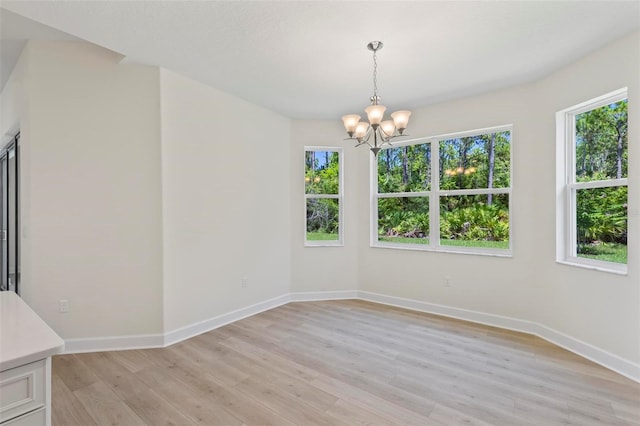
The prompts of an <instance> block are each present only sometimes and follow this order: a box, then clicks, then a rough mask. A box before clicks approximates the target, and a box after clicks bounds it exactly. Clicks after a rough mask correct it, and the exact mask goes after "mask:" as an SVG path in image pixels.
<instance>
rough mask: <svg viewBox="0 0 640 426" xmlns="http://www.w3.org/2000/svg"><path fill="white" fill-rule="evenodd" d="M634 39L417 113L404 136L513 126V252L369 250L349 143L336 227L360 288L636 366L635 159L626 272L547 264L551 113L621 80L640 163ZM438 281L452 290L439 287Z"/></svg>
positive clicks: (364, 160) (362, 185)
mask: <svg viewBox="0 0 640 426" xmlns="http://www.w3.org/2000/svg"><path fill="white" fill-rule="evenodd" d="M639 37H640V36H639V35H638V34H635V35H633V36H630V37H627V38H625V39H622V40H620V41H618V42H616V43H614V44H613V45H611V46H609V47H606V48H605V49H602V50H601V51H598V52H596V53H594V54H592V55H590V56H589V57H587V58H585V59H583V60H581V61H579V62H577V63H575V64H573V65H571V66H569V67H566V68H564V69H563V70H561V71H559V72H556V73H554V74H553V75H552V76H550V77H548V78H546V79H544V80H542V81H539V82H536V83H534V84H528V85H523V86H519V87H515V88H511V89H508V90H502V91H497V92H492V93H488V94H485V95H480V96H475V97H470V98H465V99H461V100H457V101H453V102H447V103H442V104H438V105H433V106H429V107H426V108H420V109H417V110H415V111H414V114H413V116H412V120H411V123H410V128H409V132H410V133H411V135H412V136H413V137H420V136H431V135H438V134H443V133H449V132H457V131H464V130H471V129H477V128H483V127H489V126H495V125H501V124H513V148H512V149H513V153H514V157H513V158H514V160H513V165H512V167H513V170H514V179H513V195H512V200H511V202H512V203H513V222H512V225H513V234H512V235H513V247H514V255H513V258H497V257H489V256H475V255H463V254H450V253H434V252H418V251H401V250H392V249H382V248H372V247H369V237H368V235H369V234H368V232H369V222H368V221H367V220H362V218H365V217H368V209H369V176H368V167H369V154H368V153H367V152H366V150H362V149H358V150H356V151H358V155H359V158H358V161H359V163H358V166H357V169H356V170H357V171H358V173H359V175H358V176H357V179H358V184H357V188H356V193H355V194H354V196H355V197H356V202H355V205H353V204H352V205H353V208H354V209H356V213H357V214H356V216H357V218H358V220H353V216H350V218H351V219H348V220H347V222H346V224H345V225H346V227H347V229H349V228H353V227H357V228H358V238H359V239H358V246H359V258H360V262H359V289H360V290H364V291H370V292H375V293H381V294H386V295H391V296H395V297H402V298H407V299H412V300H417V301H423V302H428V303H435V304H441V305H445V306H449V307H455V308H461V309H467V310H473V311H479V312H483V313H489V314H494V315H502V316H507V317H512V318H516V319H522V320H527V321H534V322H538V323H540V324H542V325H544V326H547V327H551V328H552V329H554V330H556V331H559V332H561V333H565V334H567V335H569V336H571V337H573V338H575V339H578V340H581V341H583V342H586V343H587V344H591V345H594V346H595V347H597V348H600V349H601V350H603V351H607V352H610V353H612V354H614V355H617V356H619V357H622V358H624V359H626V360H628V361H631V362H635V363H639V362H640V293H639V291H640V290H639V289H640V270H639V269H640V238H638V237H640V226H639V223H638V221H639V218H638V211H639V210H640V209H639V206H640V199H639V198H640V191H638V182H640V179H639V177H640V170H639V168H640V167H638V164H640V163H638V162H637V161H634V162H632V164H630V166H629V170H630V172H629V174H630V185H629V194H630V195H629V206H630V212H633V213H634V214H635V216H632V217H630V218H629V235H630V240H629V244H630V245H629V273H628V275H627V276H620V275H615V274H609V273H603V272H596V271H591V270H584V269H579V268H575V267H568V266H563V265H558V264H556V263H555V221H554V220H555V143H556V141H555V112H556V111H558V110H560V109H563V108H566V107H569V106H571V105H573V104H576V103H578V102H581V101H585V100H588V99H590V98H592V97H595V96H598V95H601V94H604V93H606V92H608V91H611V90H614V89H617V88H620V87H623V86H628V87H629V98H630V101H629V114H630V115H629V121H630V124H629V134H630V138H629V144H630V148H629V153H630V158H636V159H637V158H640V129H639V128H638V127H639V123H640V117H639V109H640V108H638V107H637V99H640V82H639V81H638V80H639V78H638V76H639V75H640V69H639V66H638V45H639ZM415 84H419V82H415ZM336 121H337V120H336ZM299 131H300V132H302V131H303V130H302V129H300V130H299ZM327 132H329V130H327ZM348 152H349V149H348V148H347V153H348ZM292 167H297V164H296V163H293V164H292ZM298 198H300V196H298ZM294 203H296V201H295V199H294ZM294 214H297V213H294ZM445 276H448V277H451V283H452V285H451V287H445V286H444V277H445ZM298 285H300V284H299V283H296V282H295V280H294V283H293V286H294V287H295V286H298Z"/></svg>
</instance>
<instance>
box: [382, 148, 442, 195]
mask: <svg viewBox="0 0 640 426" xmlns="http://www.w3.org/2000/svg"><path fill="white" fill-rule="evenodd" d="M430 189H431V144H429V143H424V144H420V145H411V146H402V147H397V148H389V149H384V150H382V151H380V153H379V154H378V192H380V193H391V192H419V191H429V190H430Z"/></svg>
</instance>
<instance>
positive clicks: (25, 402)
mask: <svg viewBox="0 0 640 426" xmlns="http://www.w3.org/2000/svg"><path fill="white" fill-rule="evenodd" d="M63 348H64V342H63V341H62V339H60V337H59V336H58V335H57V334H56V333H55V332H54V331H53V330H51V328H49V326H47V325H46V324H45V323H44V321H42V320H41V319H40V317H38V316H37V315H36V314H35V312H33V311H32V310H31V309H30V308H29V307H28V306H27V304H26V303H24V301H22V299H20V298H19V297H18V296H17V295H16V294H15V293H13V292H10V291H3V292H0V425H1V426H8V425H11V426H18V425H20V426H23V425H25V426H26V425H29V426H43V425H45V426H48V425H50V424H51V355H54V354H56V353H59V352H60V351H62V349H63Z"/></svg>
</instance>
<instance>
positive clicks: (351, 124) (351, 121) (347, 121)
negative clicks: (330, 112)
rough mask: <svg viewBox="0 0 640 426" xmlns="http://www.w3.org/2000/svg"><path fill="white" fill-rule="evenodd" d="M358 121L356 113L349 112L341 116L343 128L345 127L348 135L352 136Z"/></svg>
mask: <svg viewBox="0 0 640 426" xmlns="http://www.w3.org/2000/svg"><path fill="white" fill-rule="evenodd" d="M359 121H360V116H359V115H358V114H349V115H343V116H342V124H344V128H345V129H346V131H347V133H348V134H349V137H353V133H354V132H355V131H356V126H357V125H358V122H359Z"/></svg>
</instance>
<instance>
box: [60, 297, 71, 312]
mask: <svg viewBox="0 0 640 426" xmlns="http://www.w3.org/2000/svg"><path fill="white" fill-rule="evenodd" d="M58 311H59V312H60V313H61V314H66V313H67V312H69V301H68V300H67V299H60V300H58Z"/></svg>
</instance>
